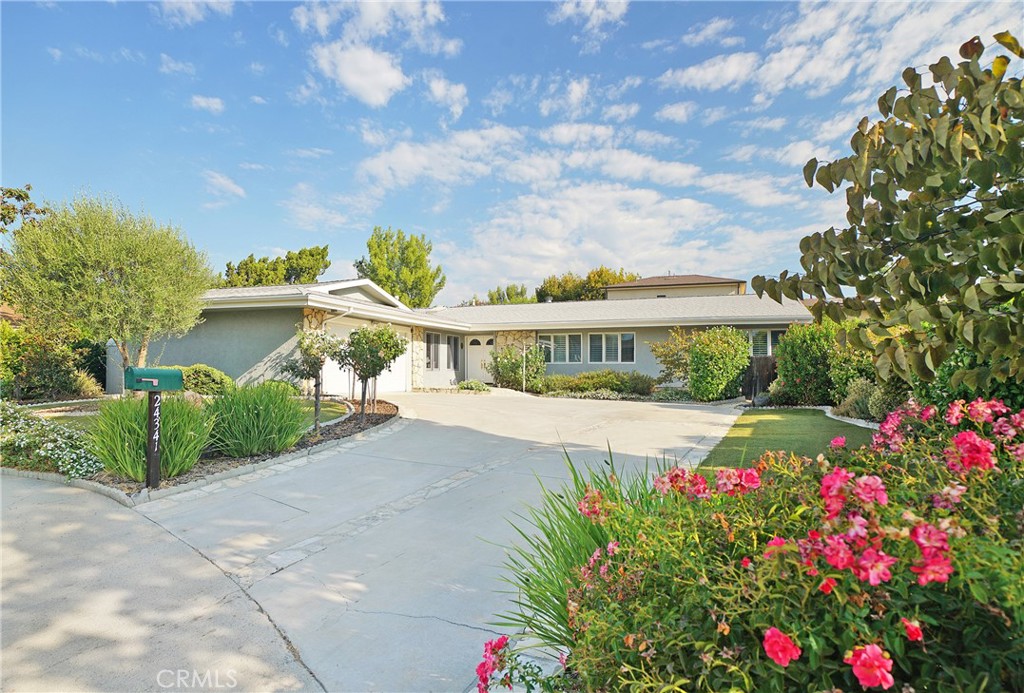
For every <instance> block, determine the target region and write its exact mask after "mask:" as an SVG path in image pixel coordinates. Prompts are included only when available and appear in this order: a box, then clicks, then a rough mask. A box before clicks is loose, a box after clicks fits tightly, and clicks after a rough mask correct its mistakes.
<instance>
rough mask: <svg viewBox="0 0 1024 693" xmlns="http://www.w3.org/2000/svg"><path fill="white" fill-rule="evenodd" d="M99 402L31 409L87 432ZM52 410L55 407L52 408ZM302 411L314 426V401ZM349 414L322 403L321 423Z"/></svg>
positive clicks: (306, 403)
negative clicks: (70, 408)
mask: <svg viewBox="0 0 1024 693" xmlns="http://www.w3.org/2000/svg"><path fill="white" fill-rule="evenodd" d="M99 405H100V403H99V402H90V403H88V404H84V405H76V407H75V408H76V409H77V410H79V411H81V412H82V413H79V414H77V415H73V414H69V413H53V414H46V413H45V412H46V409H47V405H45V404H42V405H33V406H32V407H30V408H31V409H32V410H33V411H34V412H35V413H36V414H42V415H43V416H44V418H46V420H47V421H53V422H54V423H59V424H63V425H64V426H70V427H72V428H77V429H78V430H80V431H87V430H89V428H91V427H92V422H93V421H94V420H95V418H96V412H98V411H99ZM50 408H51V409H52V408H53V407H50ZM302 410H303V411H304V412H305V414H306V425H307V426H312V425H313V402H312V400H303V402H302ZM346 412H348V409H347V408H346V407H345V405H344V404H341V403H339V402H327V401H324V402H321V403H320V423H323V422H325V421H330V420H332V419H337V418H339V417H341V416H344V415H345V414H346Z"/></svg>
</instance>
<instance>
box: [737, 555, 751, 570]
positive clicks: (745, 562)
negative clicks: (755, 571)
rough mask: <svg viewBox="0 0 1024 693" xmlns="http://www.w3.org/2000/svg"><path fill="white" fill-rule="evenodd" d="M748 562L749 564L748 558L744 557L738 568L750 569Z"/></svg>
mask: <svg viewBox="0 0 1024 693" xmlns="http://www.w3.org/2000/svg"><path fill="white" fill-rule="evenodd" d="M750 562H751V561H750V556H744V557H743V560H742V561H740V566H741V567H743V568H749V567H750Z"/></svg>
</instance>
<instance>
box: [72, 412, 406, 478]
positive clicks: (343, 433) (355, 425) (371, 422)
mask: <svg viewBox="0 0 1024 693" xmlns="http://www.w3.org/2000/svg"><path fill="white" fill-rule="evenodd" d="M351 404H352V405H353V406H354V407H355V410H356V411H355V413H354V414H352V416H350V417H348V418H347V419H345V420H344V421H342V422H340V423H336V424H331V425H330V426H321V427H320V435H319V436H317V437H316V438H314V437H313V433H312V431H311V432H309V433H307V434H306V435H305V436H303V437H302V439H301V440H299V442H298V443H296V444H295V446H294V447H292V448H291V449H290V450H286V451H285V452H283V453H280V454H282V455H285V454H288V453H291V452H295V451H296V450H303V449H305V448H310V447H313V446H314V445H319V444H321V443H326V442H328V441H332V440H338V439H340V438H348V437H349V436H354V435H355V434H357V433H362V432H363V431H367V430H369V429H371V428H374V427H376V426H380V425H381V424H383V423H387V422H388V421H390V420H391V419H393V418H394V417H395V416H397V415H398V407H396V406H395V405H394V404H392V403H391V402H385V401H384V400H377V413H373V407H372V406H371V405H370V403H369V402H368V403H367V410H368V411H367V413H366V422H365V423H364V422H363V421H361V417H360V415H359V402H358V401H355V402H351ZM277 456H278V455H273V454H266V455H254V456H253V457H219V456H213V455H210V456H208V457H207V456H205V455H204V456H203V457H201V458H199V463H198V464H196V466H195V467H193V468H192V469H191V470H189V471H188V472H186V473H184V474H182V475H180V476H176V477H174V478H173V479H162V480H161V481H160V488H162V489H163V488H171V487H173V486H181V485H182V484H188V483H191V482H193V481H199V480H201V479H204V478H206V477H208V476H213V475H214V474H220V473H221V472H226V471H228V470H229V469H234V468H236V467H243V466H245V465H249V464H257V463H259V462H263V461H265V460H269V459H271V458H273V457H277ZM89 480H90V481H95V482H97V483H100V484H103V485H104V486H109V487H111V488H116V489H118V490H120V491H124V492H125V493H127V494H128V495H132V494H135V493H138V492H139V491H142V490H143V489H144V488H145V487H146V485H145V484H144V483H143V482H140V481H132V480H130V479H124V478H122V477H118V476H114V475H113V474H110V473H108V472H105V471H104V472H100V473H99V474H95V475H93V476H91V477H89Z"/></svg>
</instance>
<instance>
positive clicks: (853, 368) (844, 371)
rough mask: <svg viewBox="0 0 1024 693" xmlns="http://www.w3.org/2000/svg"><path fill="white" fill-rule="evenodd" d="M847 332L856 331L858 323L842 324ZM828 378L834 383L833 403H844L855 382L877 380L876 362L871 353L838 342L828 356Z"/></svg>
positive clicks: (848, 343)
mask: <svg viewBox="0 0 1024 693" xmlns="http://www.w3.org/2000/svg"><path fill="white" fill-rule="evenodd" d="M842 327H843V328H845V329H847V330H853V329H856V327H857V323H855V322H853V321H851V320H848V321H846V322H844V323H843V324H842ZM828 377H829V378H830V379H831V381H832V388H831V390H830V392H829V395H830V396H831V401H832V402H836V403H839V402H842V401H843V400H845V399H846V397H847V396H848V395H849V386H850V383H852V382H853V381H854V380H857V379H858V378H862V379H864V380H870V381H874V380H875V362H874V359H873V358H872V354H871V353H870V352H867V351H864V350H863V349H856V348H854V346H853V345H852V344H851V343H850V342H847V343H846V344H842V345H841V344H839V342H838V340H837V341H836V343H835V344H834V345H833V346H832V349H831V351H829V354H828Z"/></svg>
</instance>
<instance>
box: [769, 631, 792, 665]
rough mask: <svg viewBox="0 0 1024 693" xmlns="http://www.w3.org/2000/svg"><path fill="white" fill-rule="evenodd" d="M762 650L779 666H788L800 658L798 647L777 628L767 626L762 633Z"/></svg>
mask: <svg viewBox="0 0 1024 693" xmlns="http://www.w3.org/2000/svg"><path fill="white" fill-rule="evenodd" d="M764 651H765V653H766V654H767V655H768V656H769V657H771V658H772V661H774V662H775V663H776V664H778V665H779V666H780V667H788V666H789V663H790V662H792V661H793V660H794V659H799V658H800V648H799V647H797V646H796V643H794V642H793V641H792V640H791V639H790V637H789V636H788V635H786V634H785V633H783V632H782V631H780V630H779V629H778V628H769V629H768V630H767V631H766V632H765V634H764Z"/></svg>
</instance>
